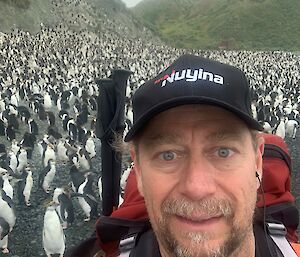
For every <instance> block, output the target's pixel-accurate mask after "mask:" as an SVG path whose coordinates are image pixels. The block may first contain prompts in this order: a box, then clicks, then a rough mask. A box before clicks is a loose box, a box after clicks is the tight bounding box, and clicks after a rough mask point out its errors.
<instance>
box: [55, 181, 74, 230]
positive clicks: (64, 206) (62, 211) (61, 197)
mask: <svg viewBox="0 0 300 257" xmlns="http://www.w3.org/2000/svg"><path fill="white" fill-rule="evenodd" d="M53 202H55V203H57V204H59V205H58V206H57V207H56V211H57V213H58V215H59V217H60V221H61V222H62V226H63V229H66V228H67V227H68V225H71V224H72V223H73V222H74V219H75V218H74V207H73V203H72V200H71V195H70V193H69V190H68V189H67V188H66V187H65V188H63V187H58V188H55V190H54V193H53Z"/></svg>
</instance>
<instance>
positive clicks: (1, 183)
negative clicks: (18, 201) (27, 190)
mask: <svg viewBox="0 0 300 257" xmlns="http://www.w3.org/2000/svg"><path fill="white" fill-rule="evenodd" d="M0 188H1V189H2V190H3V191H4V192H5V193H6V195H7V196H9V197H10V199H12V200H13V198H14V189H13V187H12V185H11V184H10V182H9V175H8V174H7V173H6V172H5V173H2V172H1V176H0Z"/></svg>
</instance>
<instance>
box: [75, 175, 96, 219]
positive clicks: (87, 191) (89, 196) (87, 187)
mask: <svg viewBox="0 0 300 257" xmlns="http://www.w3.org/2000/svg"><path fill="white" fill-rule="evenodd" d="M84 176H85V180H84V182H83V183H82V184H81V185H80V186H79V188H78V194H76V196H77V197H78V202H79V205H80V206H81V208H82V210H83V211H84V213H85V215H86V218H85V219H84V221H89V220H90V219H91V217H97V216H98V212H97V205H98V203H97V200H96V198H95V196H94V192H93V178H94V174H93V173H92V172H87V173H86V174H85V175H84Z"/></svg>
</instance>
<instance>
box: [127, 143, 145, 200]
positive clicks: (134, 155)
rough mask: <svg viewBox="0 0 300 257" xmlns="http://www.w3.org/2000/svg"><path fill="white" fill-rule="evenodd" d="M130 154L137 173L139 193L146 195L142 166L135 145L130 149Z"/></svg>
mask: <svg viewBox="0 0 300 257" xmlns="http://www.w3.org/2000/svg"><path fill="white" fill-rule="evenodd" d="M130 156H131V160H132V161H133V163H134V171H135V175H136V182H137V187H138V190H139V193H140V194H141V196H143V197H144V191H143V185H142V184H143V183H142V173H141V168H140V165H139V162H138V158H137V153H136V151H135V150H134V149H133V147H132V148H131V149H130Z"/></svg>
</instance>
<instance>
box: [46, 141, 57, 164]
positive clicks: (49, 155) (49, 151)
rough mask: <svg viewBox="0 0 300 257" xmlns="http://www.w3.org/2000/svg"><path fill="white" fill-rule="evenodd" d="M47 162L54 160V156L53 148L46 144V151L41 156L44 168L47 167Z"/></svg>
mask: <svg viewBox="0 0 300 257" xmlns="http://www.w3.org/2000/svg"><path fill="white" fill-rule="evenodd" d="M49 160H53V161H55V160H56V155H55V151H54V146H53V145H52V144H48V145H47V147H46V150H45V152H44V154H43V165H44V167H46V166H47V165H48V161H49Z"/></svg>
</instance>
